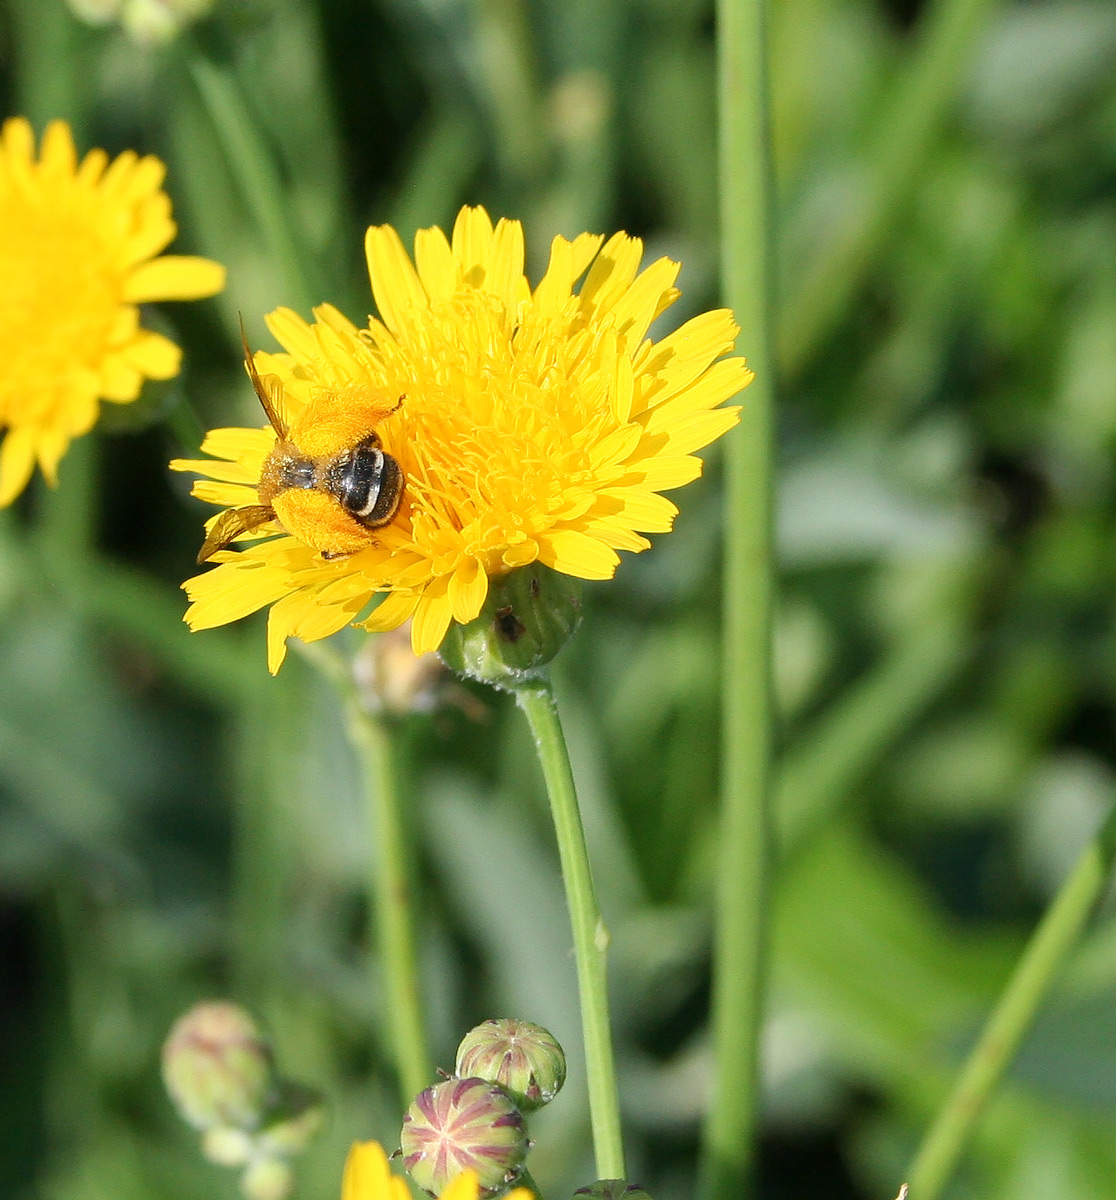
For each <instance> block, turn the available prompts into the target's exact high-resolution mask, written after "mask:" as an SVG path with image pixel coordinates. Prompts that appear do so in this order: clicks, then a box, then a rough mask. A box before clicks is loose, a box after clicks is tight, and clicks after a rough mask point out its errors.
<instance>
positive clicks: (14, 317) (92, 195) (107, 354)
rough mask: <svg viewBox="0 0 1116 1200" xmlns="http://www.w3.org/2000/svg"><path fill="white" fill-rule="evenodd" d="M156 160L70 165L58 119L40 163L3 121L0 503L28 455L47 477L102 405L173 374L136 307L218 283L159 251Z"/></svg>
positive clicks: (189, 295)
mask: <svg viewBox="0 0 1116 1200" xmlns="http://www.w3.org/2000/svg"><path fill="white" fill-rule="evenodd" d="M164 169H165V168H164V167H163V164H162V163H161V162H160V161H159V160H158V159H157V158H152V157H150V156H148V157H146V158H138V157H137V156H136V155H135V154H134V153H133V152H132V151H130V150H128V151H125V152H124V153H123V154H121V155H120V156H119V157H118V158H116V159H115V160H114V161H113V162H112V163H109V160H108V155H107V154H105V152H104V151H103V150H91V151H90V152H89V153H88V154H87V155H86V156H85V158H84V159H83V160H82V161H81V163H80V164H79V163H78V162H77V156H76V153H75V151H74V142H73V137H72V136H71V134H70V128H69V126H68V125H66V124H65V122H63V121H54V122H52V123H51V124H50V125H49V126H48V127H47V130H46V133H45V134H44V136H43V143H42V152H41V155H40V157H39V158H38V159H37V160H36V157H35V138H34V134H33V133H32V131H31V126H30V125H29V124H28V122H27V121H25V120H24V119H23V118H22V117H15V118H12V119H11V120H9V121H6V122H5V123H4V126H3V128H2V129H0V363H2V364H3V368H2V370H0V430H4V429H6V430H7V434H6V436H5V437H4V444H3V448H2V449H0V507H3V506H4V505H7V504H10V503H11V502H12V501H13V500H14V499H15V497H16V496H18V495H19V493H20V492H21V491H23V489H24V487H25V486H26V484H27V481H28V480H29V479H30V478H31V473H32V471H33V470H34V468H35V462H36V460H37V461H38V463H39V465H40V466H41V467H42V470H43V474H44V475H45V476H46V477H47V479H48V480H49V482H50V483H51V484H52V485H53V484H54V483H55V482H56V481H57V472H58V463H59V460H60V459H61V458H62V456H63V454H65V453H66V449H67V447H68V446H69V444H70V441H71V440H72V439H73V438H75V437H79V436H80V435H81V434H83V433H88V432H89V430H90V429H91V428H92V427H93V424H94V422H95V421H96V420H97V413H98V406H99V401H100V400H110V401H113V402H115V403H118V404H121V403H126V402H127V401H129V400H134V399H135V398H136V397H137V396H138V395H139V392H140V386H141V384H142V383H143V380H144V378H145V377H146V378H149V379H169V378H170V377H171V376H172V375H175V374H177V372H178V365H179V359H180V357H181V353H180V351H179V349H178V347H177V346H176V345H175V344H174V343H173V342H171V341H168V339H167V338H165V337H163V336H162V334H158V333H153V332H151V331H150V330H147V329H141V328H140V325H139V309H138V307H137V305H139V304H142V303H144V302H146V301H149V300H191V299H195V298H197V297H200V296H210V295H212V294H213V293H214V292H219V291H220V290H221V288H222V287H223V286H224V282H225V270H224V268H223V267H221V266H219V265H218V264H217V263H214V262H210V261H209V260H208V259H204V258H184V257H173V256H169V255H167V256H164V257H162V258H157V257H155V256H156V255H157V254H158V253H159V251H160V250H162V249H163V247H164V246H166V244H167V243H168V242H169V241H170V240H171V239H172V238H173V237H174V234H175V225H174V222H173V221H172V220H171V215H170V200H169V198H168V197H167V195H166V194H165V193H164V192H163V191H161V190H160V186H161V184H162V181H163V172H164Z"/></svg>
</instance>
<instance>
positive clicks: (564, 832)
mask: <svg viewBox="0 0 1116 1200" xmlns="http://www.w3.org/2000/svg"><path fill="white" fill-rule="evenodd" d="M515 697H516V700H517V701H518V702H519V707H520V708H522V709H523V712H524V715H525V716H526V717H527V723H528V725H530V727H531V733H532V734H533V735H534V738H535V746H536V748H537V749H538V753H539V763H540V765H541V766H542V772H543V778H544V779H545V780H546V790H547V794H548V795H549V796H550V811H551V815H552V817H553V818H554V831H555V834H556V836H557V839H558V856H559V859H560V860H561V863H562V879H563V882H564V883H565V886H566V903H567V904H568V906H569V910H570V924H571V926H572V927H573V939H574V953H575V955H576V958H577V984H578V992H579V993H580V1000H581V1032H582V1037H583V1039H584V1041H585V1072H586V1076H587V1078H588V1083H589V1114H590V1118H591V1120H592V1123H593V1149H594V1152H595V1154H596V1162H597V1177H598V1178H599V1179H623V1178H624V1177H625V1175H626V1168H625V1166H624V1144H623V1140H622V1138H621V1133H620V1098H619V1095H618V1093H617V1089H616V1066H615V1064H614V1062H613V1058H612V1029H611V1025H610V1022H609V1011H608V983H607V979H606V958H607V955H608V942H609V935H608V929H607V928H606V927H605V923H604V920H603V919H602V917H601V912H600V909H599V908H598V907H597V897H596V893H595V892H594V890H593V876H592V872H591V871H590V869H589V851H588V849H587V848H586V845H585V831H584V829H583V828H582V825H581V812H580V810H579V809H578V804H577V792H576V790H575V788H574V779H573V772H572V771H571V769H570V757H569V752H568V751H567V749H566V739H565V738H564V737H563V735H562V726H561V722H560V721H559V719H558V709H557V707H556V706H555V703H554V692H553V690H552V688H551V685H550V680H549V678H545V677H544V678H542V679H537V680H534V681H532V682H531V683H528V684H524V685H523V686H521V687H519V688H518V689H517V690H516V693H515Z"/></svg>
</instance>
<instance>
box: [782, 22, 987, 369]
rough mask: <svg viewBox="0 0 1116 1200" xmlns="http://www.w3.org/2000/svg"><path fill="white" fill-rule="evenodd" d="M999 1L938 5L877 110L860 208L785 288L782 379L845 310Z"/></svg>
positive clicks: (935, 135) (933, 140) (937, 130)
mask: <svg viewBox="0 0 1116 1200" xmlns="http://www.w3.org/2000/svg"><path fill="white" fill-rule="evenodd" d="M999 2H1000V0H937V2H936V3H934V4H932V5H931V6H930V8H929V9H928V11H927V13H926V16H925V17H924V18H923V22H924V26H923V28H922V29H921V30H920V32H919V37H918V42H917V44H916V46H915V49H914V51H913V52H912V55H911V58H910V62H909V63H908V65H907V67H906V69H905V71H904V73H903V75H902V77H901V78H900V80H899V81H898V82H897V84H896V85H895V87H894V89H893V95H892V98H891V100H890V102H889V103H888V104H887V105H886V106H885V107H884V108H883V115H882V118H881V120H880V123H879V125H878V126H877V129H876V132H875V136H874V138H873V139H872V142H871V145H870V148H869V150H868V155H867V159H868V161H867V164H866V167H865V178H864V186H863V190H862V192H861V196H860V202H859V204H857V205H855V206H854V207H852V208H850V210H849V212H848V213H847V215H846V220H845V223H844V225H843V227H842V228H841V229H840V230H839V232H838V233H837V234H836V236H835V237H833V238H832V239H831V240H830V241H829V242H828V243H827V245H826V246H825V248H824V250H823V251H822V252H821V253H820V254H818V255H816V256H815V257H814V258H813V259H811V261H810V265H809V268H808V270H807V272H806V275H805V277H804V278H803V279H802V280H801V282H800V283H798V284H797V286H793V287H792V288H791V289H789V292H790V294H789V295H788V296H787V300H786V303H785V304H784V305H782V307H781V311H780V320H779V323H778V328H777V331H776V333H777V337H776V349H777V353H778V361H779V366H780V368H781V370H782V371H783V373H784V375H786V376H788V377H789V376H791V375H794V374H795V373H796V372H798V371H799V370H801V368H802V367H803V366H804V365H805V362H806V360H807V358H808V357H809V356H810V354H811V353H812V352H813V351H814V350H815V349H816V348H817V347H818V345H819V344H820V343H821V341H822V340H823V339H824V338H825V337H826V336H827V335H828V334H829V333H830V331H831V330H832V329H833V327H834V325H835V324H836V323H837V322H838V321H839V320H840V319H841V317H842V315H843V314H844V313H846V312H848V311H849V306H850V303H851V301H852V300H853V298H854V297H855V295H856V293H857V291H858V289H859V288H860V287H861V285H862V284H863V282H864V277H865V275H866V274H867V272H868V270H869V269H870V268H871V266H872V264H873V262H874V261H875V259H876V256H877V255H878V253H879V252H880V250H881V248H882V247H883V245H884V243H885V242H886V240H887V237H888V234H889V232H890V230H891V227H892V222H893V221H894V219H895V216H896V213H897V211H898V209H899V208H900V206H901V205H902V203H903V201H904V200H905V199H906V198H907V197H908V196H909V195H910V193H911V191H912V190H913V188H914V186H915V184H916V183H917V182H918V178H919V175H920V173H921V172H922V171H923V170H924V169H925V168H926V166H927V163H928V160H929V157H930V154H931V152H932V151H933V148H934V146H935V144H936V141H937V138H938V136H939V134H940V132H941V128H942V124H943V121H944V119H945V117H946V114H947V112H948V111H949V108H950V106H951V105H952V104H953V103H954V102H955V101H956V99H957V95H958V92H959V90H960V88H961V85H962V83H963V82H964V77H965V72H966V70H967V69H968V67H969V64H970V63H971V62H972V58H973V53H974V50H975V48H976V44H977V40H978V37H979V35H980V33H981V31H982V29H983V28H984V26H985V24H986V22H987V20H988V17H989V15H990V14H991V12H992V11H993V10H994V9H995V8H996V6H997V4H998V3H999Z"/></svg>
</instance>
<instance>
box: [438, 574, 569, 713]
mask: <svg viewBox="0 0 1116 1200" xmlns="http://www.w3.org/2000/svg"><path fill="white" fill-rule="evenodd" d="M580 620H581V580H580V579H574V578H573V576H571V575H563V574H562V573H561V572H559V571H552V570H550V569H549V568H548V567H544V566H543V565H542V564H541V563H532V564H531V565H530V566H527V567H520V568H518V569H517V570H515V571H511V572H509V573H508V574H507V575H498V576H496V577H495V578H493V579H490V580H489V584H488V599H487V600H485V602H484V607H483V608H482V609H481V611H480V616H478V617H477V618H476V619H475V620H473V621H470V622H469V624H468V625H458V624H457V623H456V622H454V623H452V624H451V625H450V628H449V632H448V633H447V634H446V637H445V640H444V641H443V642H442V645H441V649H440V650H439V651H438V653H439V654H440V655H441V656H442V660H443V662H445V664H446V666H448V667H449V668H450V669H451V670H454V671H456V672H457V673H458V674H459V675H467V676H469V678H471V679H478V680H480V682H481V683H490V684H492V686H493V687H498V688H504V689H507V690H512V689H514V688H516V687H519V686H520V685H521V684H524V683H529V682H530V681H531V680H532V679H537V678H538V677H539V676H540V675H541V673H542V670H543V668H544V667H545V666H546V665H547V664H548V663H549V662H550V660H551V659H552V658H553V657H554V656H555V655H556V654H557V653H558V651H559V650H561V649H562V647H563V646H564V645H565V644H566V643H567V642H568V641H569V640H570V637H571V636H572V634H573V631H574V630H575V629H576V628H577V625H578V622H579V621H580Z"/></svg>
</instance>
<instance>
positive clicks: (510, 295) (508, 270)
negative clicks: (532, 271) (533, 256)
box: [485, 218, 523, 313]
mask: <svg viewBox="0 0 1116 1200" xmlns="http://www.w3.org/2000/svg"><path fill="white" fill-rule="evenodd" d="M522 285H523V226H522V225H521V224H520V223H519V222H518V221H508V220H506V219H504V218H501V219H500V220H499V221H497V222H496V229H495V232H494V233H493V235H492V258H491V262H490V265H489V269H488V277H487V279H486V280H485V288H486V289H487V290H488V291H490V292H492V294H493V295H494V296H497V297H499V299H500V300H501V301H503V304H504V307H505V308H506V309H507V311H508V312H509V313H514V312H515V308H516V303H517V301H518V299H519V292H520V288H521V287H522Z"/></svg>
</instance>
